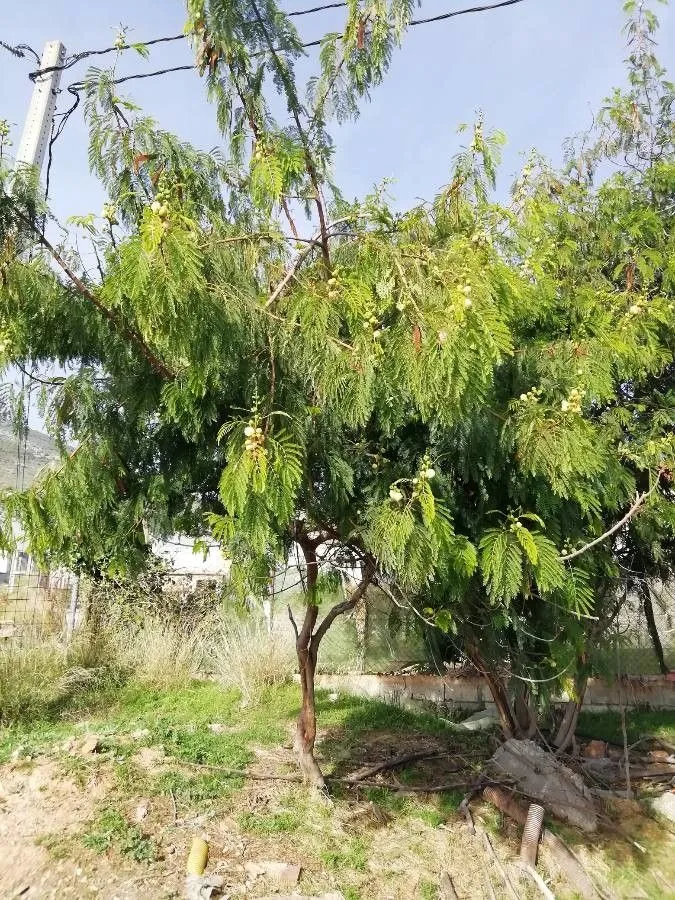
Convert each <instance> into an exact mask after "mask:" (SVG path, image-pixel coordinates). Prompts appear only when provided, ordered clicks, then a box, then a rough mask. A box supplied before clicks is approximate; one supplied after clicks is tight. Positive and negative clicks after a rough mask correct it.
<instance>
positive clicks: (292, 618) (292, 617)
mask: <svg viewBox="0 0 675 900" xmlns="http://www.w3.org/2000/svg"><path fill="white" fill-rule="evenodd" d="M298 584H300V582H298ZM295 587H297V585H295ZM286 609H287V610H288V618H289V619H290V620H291V625H292V626H293V631H294V632H295V640H296V641H297V639H298V637H299V636H300V635H299V632H298V623H297V622H296V621H295V616H294V615H293V610H292V609H291V604H290V603H289V604H288V605H287V607H286Z"/></svg>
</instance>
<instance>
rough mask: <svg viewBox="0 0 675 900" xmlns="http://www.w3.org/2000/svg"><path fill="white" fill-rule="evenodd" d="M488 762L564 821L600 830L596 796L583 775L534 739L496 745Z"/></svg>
mask: <svg viewBox="0 0 675 900" xmlns="http://www.w3.org/2000/svg"><path fill="white" fill-rule="evenodd" d="M489 766H490V767H491V768H492V769H493V770H496V771H497V772H498V773H499V774H500V775H505V776H507V777H509V778H512V779H513V780H514V781H515V783H516V788H517V791H518V792H519V793H521V794H523V795H524V796H525V797H528V798H530V799H532V800H537V801H538V802H539V803H541V804H542V806H544V807H545V808H546V809H548V810H550V811H551V813H552V814H553V815H554V816H556V817H557V818H559V819H562V821H564V822H569V823H570V825H575V826H576V827H577V828H580V829H581V830H582V831H585V832H594V831H596V830H597V827H598V816H597V813H596V811H595V807H594V805H593V798H592V796H591V793H590V791H589V790H588V789H587V788H586V786H585V785H584V783H583V781H582V779H581V778H580V776H579V775H576V774H575V773H574V772H572V771H571V769H568V768H567V766H564V765H562V763H561V762H559V761H558V760H557V759H556V758H555V756H553V754H551V753H547V752H546V751H545V750H542V748H541V747H539V746H538V745H537V744H535V743H533V742H532V741H519V740H516V739H514V738H510V739H509V740H508V741H506V742H505V743H503V744H502V745H501V747H499V748H498V749H497V751H496V753H495V754H494V756H493V757H492V758H491V760H490V763H489Z"/></svg>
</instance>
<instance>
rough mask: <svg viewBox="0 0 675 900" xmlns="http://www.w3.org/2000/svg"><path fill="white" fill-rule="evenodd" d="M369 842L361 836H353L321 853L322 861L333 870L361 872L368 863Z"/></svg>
mask: <svg viewBox="0 0 675 900" xmlns="http://www.w3.org/2000/svg"><path fill="white" fill-rule="evenodd" d="M368 851H369V843H368V842H367V841H366V840H365V838H363V837H355V838H352V839H351V840H348V841H346V842H345V844H344V845H343V846H338V847H333V848H331V849H330V850H324V851H322V853H321V859H322V861H323V863H324V864H325V865H326V866H327V867H328V868H329V869H333V870H334V871H339V870H340V869H352V870H354V871H357V872H362V871H363V870H364V869H365V868H366V865H367V864H368Z"/></svg>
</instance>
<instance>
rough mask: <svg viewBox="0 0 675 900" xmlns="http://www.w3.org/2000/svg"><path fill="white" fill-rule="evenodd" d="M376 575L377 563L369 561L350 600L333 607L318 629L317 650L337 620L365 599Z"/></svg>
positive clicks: (314, 643) (314, 644) (316, 637)
mask: <svg viewBox="0 0 675 900" xmlns="http://www.w3.org/2000/svg"><path fill="white" fill-rule="evenodd" d="M374 574H375V562H374V561H373V560H372V559H369V560H368V561H367V562H366V565H365V566H364V569H363V577H362V578H361V581H360V582H359V584H358V587H357V588H356V590H355V591H354V593H353V594H352V596H351V597H350V599H349V600H343V601H342V603H336V604H335V606H333V607H332V609H330V610H329V611H328V612H327V613H326V616H325V618H324V619H323V621H322V622H321V624H320V625H319V627H318V628H317V629H316V631H315V632H314V634H313V636H312V645H313V646H314V647H315V648H318V646H319V644H320V643H321V641H322V639H323V636H324V635H325V634H326V632H327V631H328V629H329V628H330V626H331V625H332V624H333V622H334V621H335V619H337V617H338V616H341V615H342V614H343V613H346V612H349V611H350V610H352V609H354V607H355V606H356V604H357V603H358V602H359V600H360V599H361V598H362V597H363V595H364V594H365V592H366V590H367V589H368V586H369V585H370V583H371V581H372V580H373V576H374Z"/></svg>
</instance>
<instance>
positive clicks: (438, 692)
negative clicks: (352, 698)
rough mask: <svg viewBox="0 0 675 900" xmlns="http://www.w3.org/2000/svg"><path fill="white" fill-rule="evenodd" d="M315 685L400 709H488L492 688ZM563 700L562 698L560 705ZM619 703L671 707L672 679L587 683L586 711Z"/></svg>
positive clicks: (465, 678)
mask: <svg viewBox="0 0 675 900" xmlns="http://www.w3.org/2000/svg"><path fill="white" fill-rule="evenodd" d="M316 683H317V687H321V688H325V689H327V690H333V691H341V692H343V693H348V694H356V695H357V696H362V697H376V698H379V699H381V700H385V701H386V702H388V703H397V704H399V705H401V706H405V705H406V704H408V703H414V702H417V701H420V700H423V701H427V702H430V703H435V704H438V705H441V704H442V705H445V706H447V707H450V708H452V707H453V706H455V707H458V708H461V709H468V710H479V709H484V708H486V707H490V706H492V697H491V695H490V690H489V688H488V686H487V684H486V682H485V680H484V679H483V678H481V677H480V676H479V675H462V676H453V675H442V676H441V675H318V676H317V679H316ZM567 699H568V698H567V697H560V701H563V700H567ZM622 703H623V705H624V706H626V707H637V706H649V707H652V708H653V709H675V680H673V679H672V678H668V677H667V676H666V677H664V676H660V675H645V676H641V677H639V678H637V677H625V678H623V679H622V680H621V683H619V682H618V681H612V682H606V681H603V680H602V679H600V678H591V679H590V681H589V683H588V688H587V689H586V697H585V700H584V709H588V710H591V711H592V710H597V711H602V710H607V709H619V708H620V706H621V704H622Z"/></svg>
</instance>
